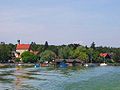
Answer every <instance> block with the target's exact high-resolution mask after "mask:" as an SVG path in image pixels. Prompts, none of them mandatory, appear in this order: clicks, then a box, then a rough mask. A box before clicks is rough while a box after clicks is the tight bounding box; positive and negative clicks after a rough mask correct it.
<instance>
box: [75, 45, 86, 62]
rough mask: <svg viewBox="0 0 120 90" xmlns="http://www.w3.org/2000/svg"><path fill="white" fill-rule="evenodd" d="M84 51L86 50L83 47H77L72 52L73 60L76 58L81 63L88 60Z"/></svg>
mask: <svg viewBox="0 0 120 90" xmlns="http://www.w3.org/2000/svg"><path fill="white" fill-rule="evenodd" d="M86 51H87V50H86V48H85V47H83V46H79V47H77V48H76V49H75V51H74V58H78V59H80V60H82V61H86V60H88V55H87V52H86Z"/></svg>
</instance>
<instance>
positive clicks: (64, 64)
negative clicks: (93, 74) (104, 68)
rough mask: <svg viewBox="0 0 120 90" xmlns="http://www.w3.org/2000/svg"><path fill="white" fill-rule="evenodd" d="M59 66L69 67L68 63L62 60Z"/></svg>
mask: <svg viewBox="0 0 120 90" xmlns="http://www.w3.org/2000/svg"><path fill="white" fill-rule="evenodd" d="M59 67H60V68H66V67H68V64H66V63H64V62H61V63H60V66H59Z"/></svg>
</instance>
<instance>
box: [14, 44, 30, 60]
mask: <svg viewBox="0 0 120 90" xmlns="http://www.w3.org/2000/svg"><path fill="white" fill-rule="evenodd" d="M25 51H30V44H20V43H18V44H17V46H16V53H15V56H16V58H20V56H21V54H22V53H23V52H25Z"/></svg>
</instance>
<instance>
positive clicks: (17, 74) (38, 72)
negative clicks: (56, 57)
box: [0, 66, 120, 90]
mask: <svg viewBox="0 0 120 90" xmlns="http://www.w3.org/2000/svg"><path fill="white" fill-rule="evenodd" d="M0 90H120V67H114V66H105V67H90V68H67V69H53V68H50V67H46V68H34V67H33V68H22V67H16V68H1V69H0Z"/></svg>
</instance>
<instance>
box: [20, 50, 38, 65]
mask: <svg viewBox="0 0 120 90" xmlns="http://www.w3.org/2000/svg"><path fill="white" fill-rule="evenodd" d="M21 58H22V61H23V62H25V63H28V62H30V63H34V62H37V60H38V56H36V55H34V54H33V53H31V52H29V51H25V52H23V53H22V54H21Z"/></svg>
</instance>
